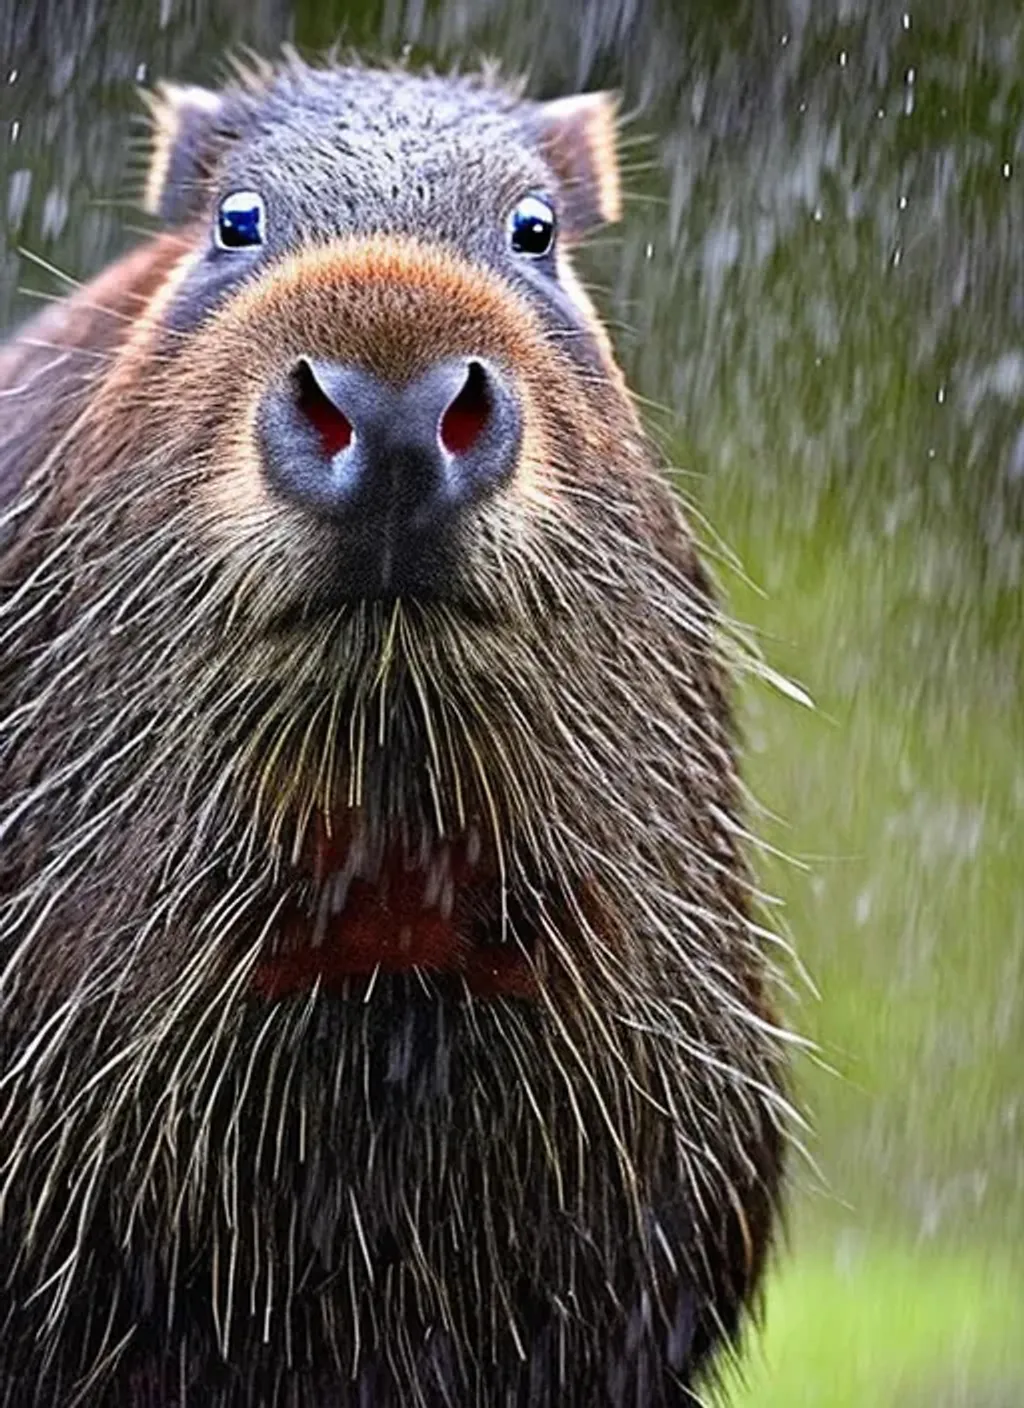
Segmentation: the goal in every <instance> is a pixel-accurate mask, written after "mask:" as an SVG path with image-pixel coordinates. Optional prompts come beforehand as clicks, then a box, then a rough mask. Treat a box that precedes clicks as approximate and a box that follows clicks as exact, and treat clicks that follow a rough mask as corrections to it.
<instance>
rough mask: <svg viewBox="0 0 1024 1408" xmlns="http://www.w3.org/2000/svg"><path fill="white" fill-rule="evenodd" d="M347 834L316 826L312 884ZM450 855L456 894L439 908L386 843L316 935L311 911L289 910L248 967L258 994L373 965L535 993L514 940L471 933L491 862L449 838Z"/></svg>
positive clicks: (502, 993)
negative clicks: (485, 939)
mask: <svg viewBox="0 0 1024 1408" xmlns="http://www.w3.org/2000/svg"><path fill="white" fill-rule="evenodd" d="M351 842H352V830H351V827H349V826H345V827H343V828H342V830H341V831H340V832H338V833H335V834H333V835H332V836H330V837H328V836H327V834H326V833H325V832H324V831H322V830H321V831H318V832H317V834H316V835H315V837H314V839H313V841H312V843H311V845H310V847H309V857H308V859H309V863H310V869H311V871H312V873H313V875H314V876H315V878H316V880H317V882H318V884H319V885H320V886H323V885H324V884H325V883H327V877H328V876H330V875H331V874H332V873H333V872H335V871H337V870H339V869H340V868H341V866H342V865H343V863H344V859H345V855H346V853H347V851H348V849H349V846H350V845H351ZM451 855H452V859H451V864H450V869H449V872H448V873H449V875H450V879H451V884H452V887H453V893H454V902H453V903H452V905H451V907H450V911H449V912H448V913H447V914H445V913H442V911H441V909H440V908H439V907H438V905H437V903H436V902H435V903H434V904H432V905H430V906H429V907H427V906H425V904H424V895H425V889H426V886H427V875H426V872H425V869H424V868H423V867H422V866H416V867H415V868H410V867H409V865H407V864H406V862H405V860H404V857H403V855H402V854H401V852H400V851H399V850H398V849H397V848H395V849H392V850H390V851H389V852H388V853H387V855H386V857H385V860H384V863H383V864H382V866H381V868H380V873H379V874H378V875H377V876H376V877H375V878H374V879H373V880H365V879H354V880H352V881H351V882H350V884H349V886H348V890H347V894H346V898H345V907H344V910H343V912H342V913H341V914H339V915H332V916H331V917H330V919H329V920H328V922H327V924H326V926H325V928H324V931H323V933H322V935H321V937H320V941H319V942H315V941H314V934H315V929H316V920H315V917H314V916H312V915H310V914H308V913H301V912H293V913H292V914H291V915H290V916H289V917H288V918H287V919H286V920H285V923H284V930H283V933H282V934H281V935H280V936H279V940H278V943H279V947H278V950H277V951H276V952H274V953H272V954H268V956H267V957H266V958H265V959H264V960H263V961H262V962H261V963H260V964H259V966H258V967H257V969H256V973H255V975H254V978H253V987H254V988H255V990H256V992H257V993H259V995H260V996H261V997H264V998H268V999H275V998H282V997H288V996H294V995H297V994H300V993H303V992H308V991H309V990H310V989H311V988H312V987H313V986H314V985H315V984H316V983H317V982H319V983H320V984H321V986H322V987H323V988H324V990H325V991H328V992H330V991H332V990H334V991H336V990H338V989H340V988H343V987H344V985H345V984H346V983H347V981H348V980H349V979H352V978H366V979H368V978H370V977H372V975H373V974H374V973H376V972H378V971H379V972H382V973H413V972H416V971H419V972H421V973H423V974H425V975H441V974H445V975H448V976H453V977H458V978H461V979H462V980H463V982H464V983H465V985H466V989H467V991H468V992H469V993H470V994H472V995H473V996H474V997H523V998H529V997H536V996H537V980H536V976H535V973H534V971H533V968H532V965H531V963H530V961H529V959H528V958H527V956H526V955H525V954H524V953H523V952H522V951H521V950H520V949H519V948H518V947H516V946H515V945H514V944H512V943H508V944H503V945H495V944H480V943H478V942H476V941H474V939H473V938H472V937H471V936H470V932H469V931H470V928H471V917H470V914H469V911H470V910H472V909H474V908H476V907H478V906H479V903H480V900H481V898H483V897H485V896H486V894H487V893H488V892H489V891H490V890H491V888H492V887H493V885H494V872H493V867H492V866H491V865H490V864H489V863H488V861H487V859H486V857H485V858H483V859H481V860H478V861H476V862H475V863H470V861H469V860H468V858H467V854H466V846H465V844H459V843H456V844H453V845H452V847H451Z"/></svg>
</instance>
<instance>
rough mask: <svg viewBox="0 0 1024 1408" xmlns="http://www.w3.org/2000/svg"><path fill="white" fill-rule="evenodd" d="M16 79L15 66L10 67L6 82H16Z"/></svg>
mask: <svg viewBox="0 0 1024 1408" xmlns="http://www.w3.org/2000/svg"><path fill="white" fill-rule="evenodd" d="M17 81H18V70H17V69H16V68H12V69H11V71H10V73H9V74H8V75H7V82H8V83H17Z"/></svg>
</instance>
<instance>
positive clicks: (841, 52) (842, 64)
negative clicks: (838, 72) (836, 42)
mask: <svg viewBox="0 0 1024 1408" xmlns="http://www.w3.org/2000/svg"><path fill="white" fill-rule="evenodd" d="M848 58H849V55H848V54H847V52H846V50H845V49H840V50H839V67H840V68H845V67H846V60H847V59H848Z"/></svg>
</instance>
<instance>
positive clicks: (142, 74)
mask: <svg viewBox="0 0 1024 1408" xmlns="http://www.w3.org/2000/svg"><path fill="white" fill-rule="evenodd" d="M146 67H147V66H146V64H145V63H141V64H139V66H138V68H137V69H136V70H135V82H136V83H145V81H146Z"/></svg>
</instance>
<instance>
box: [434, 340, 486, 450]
mask: <svg viewBox="0 0 1024 1408" xmlns="http://www.w3.org/2000/svg"><path fill="white" fill-rule="evenodd" d="M490 415H491V387H490V377H489V376H488V374H487V369H486V368H485V367H484V366H483V365H482V363H480V362H470V363H469V366H468V368H467V370H466V379H465V381H464V382H463V383H462V387H461V389H460V391H459V394H458V395H457V396H456V397H455V400H454V401H451V402H450V403H449V405H448V408H447V409H446V410H445V412H444V414H443V415H442V417H441V425H440V435H441V443H442V445H444V447H445V449H446V450H447V451H448V453H449V454H450V455H462V454H465V453H466V451H467V450H471V449H472V448H473V446H474V445H475V444H476V442H477V441H478V440H479V439H480V436H481V435H482V434H483V432H484V431H485V430H486V428H487V422H488V420H489V419H490Z"/></svg>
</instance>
